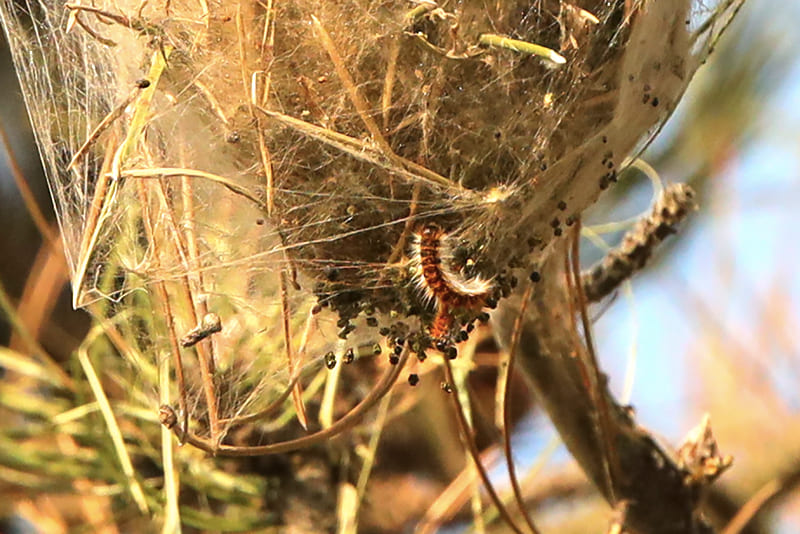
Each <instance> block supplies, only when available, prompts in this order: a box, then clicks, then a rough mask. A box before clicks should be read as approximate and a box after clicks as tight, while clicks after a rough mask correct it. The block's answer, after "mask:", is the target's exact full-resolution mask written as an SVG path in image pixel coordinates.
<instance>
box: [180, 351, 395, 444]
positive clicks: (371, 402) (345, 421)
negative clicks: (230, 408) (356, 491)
mask: <svg viewBox="0 0 800 534" xmlns="http://www.w3.org/2000/svg"><path fill="white" fill-rule="evenodd" d="M408 356H409V350H408V348H406V349H405V350H404V351H403V353H402V354H401V355H400V360H399V361H398V363H397V364H396V365H392V366H390V367H389V369H387V371H386V373H385V374H384V375H383V377H382V378H381V380H380V381H379V382H378V383H377V384H375V387H373V388H372V390H371V391H370V392H369V394H367V396H366V397H364V399H362V401H361V402H359V403H358V404H357V405H356V406H355V407H353V409H352V410H350V411H349V412H347V414H345V415H343V416H342V417H341V419H339V420H338V421H336V422H335V423H333V424H332V425H331V426H329V427H327V428H324V429H322V430H320V431H319V432H315V433H314V434H310V435H308V436H303V437H302V438H297V439H292V440H288V441H282V442H279V443H273V444H271V445H258V446H253V447H247V446H245V447H236V446H232V445H223V444H219V443H216V442H212V441H210V440H206V439H203V438H201V437H199V436H197V435H195V434H193V433H191V432H188V433H187V434H186V435H185V436H183V437H184V438H185V442H186V443H189V444H191V445H193V446H195V447H197V448H198V449H201V450H203V451H206V452H208V453H210V454H214V455H216V456H262V455H266V454H279V453H282V452H290V451H295V450H298V449H303V448H306V447H310V446H312V445H317V444H319V443H324V442H325V441H327V440H330V439H332V438H334V437H336V436H338V435H339V434H341V433H342V432H345V431H347V430H349V429H351V428H353V427H354V426H355V425H356V424H358V423H359V421H361V418H362V417H364V416H365V415H366V414H367V413H368V412H369V411H370V410H371V409H372V408H373V407H374V406H375V405H376V404H378V402H380V400H381V399H382V398H383V396H384V395H386V393H388V392H389V390H390V389H391V388H392V386H393V385H394V383H395V382H396V381H397V377H398V376H399V375H400V373H401V372H402V370H403V367H405V364H406V362H407V361H408ZM173 431H175V432H176V434H178V436H179V437H180V434H179V432H180V430H179V429H178V428H177V426H175V427H173Z"/></svg>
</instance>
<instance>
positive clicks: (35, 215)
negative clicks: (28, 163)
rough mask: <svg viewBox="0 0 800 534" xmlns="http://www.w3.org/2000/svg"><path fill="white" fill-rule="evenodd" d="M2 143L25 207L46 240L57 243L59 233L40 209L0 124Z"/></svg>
mask: <svg viewBox="0 0 800 534" xmlns="http://www.w3.org/2000/svg"><path fill="white" fill-rule="evenodd" d="M0 143H2V144H3V149H4V150H5V152H6V158H7V161H8V168H9V170H10V171H11V177H12V178H13V179H14V185H16V186H17V189H18V190H19V194H20V196H21V197H22V202H23V203H24V204H25V209H26V210H28V214H29V215H30V216H31V220H33V224H35V225H36V229H37V230H39V233H40V234H42V238H44V240H45V241H47V242H48V243H56V242H57V240H58V234H57V233H56V232H54V231H53V229H52V228H51V227H50V224H49V223H48V222H47V218H46V217H45V216H44V213H42V210H40V209H39V204H38V203H37V202H36V198H35V197H34V196H33V191H31V188H30V187H29V186H28V181H27V180H26V179H25V173H23V172H22V169H21V168H20V167H19V163H17V158H16V156H14V152H13V151H12V150H11V143H10V142H9V140H8V134H7V133H6V129H5V128H3V127H2V126H0Z"/></svg>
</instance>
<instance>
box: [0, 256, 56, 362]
mask: <svg viewBox="0 0 800 534" xmlns="http://www.w3.org/2000/svg"><path fill="white" fill-rule="evenodd" d="M68 281H69V275H68V272H67V264H66V258H65V257H64V249H63V248H62V247H61V244H60V243H59V242H58V241H53V242H51V243H47V242H45V243H44V244H43V245H42V246H41V247H39V251H38V252H37V254H36V260H35V261H34V263H33V266H32V267H31V269H30V273H29V274H28V278H27V279H26V280H25V287H24V289H23V291H22V297H21V298H20V301H19V304H18V306H17V314H18V315H19V318H20V320H21V321H22V322H23V323H25V325H26V326H27V327H28V331H29V332H30V333H31V335H32V336H33V337H34V338H36V339H39V337H40V335H41V333H42V330H43V328H44V327H45V326H46V325H47V321H48V319H49V318H50V315H51V313H52V311H53V308H54V307H55V305H56V302H57V301H58V295H59V293H61V291H62V290H63V289H64V285H65V284H66V283H67V282H68ZM18 337H19V336H18V335H17V334H16V333H12V334H11V339H10V340H9V342H8V346H9V347H10V348H12V349H16V348H19V347H20V346H21V343H20V340H19V339H18Z"/></svg>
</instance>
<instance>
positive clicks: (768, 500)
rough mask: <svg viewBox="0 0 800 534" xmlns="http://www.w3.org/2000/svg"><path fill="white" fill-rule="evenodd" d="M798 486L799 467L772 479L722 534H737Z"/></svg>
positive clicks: (743, 507)
mask: <svg viewBox="0 0 800 534" xmlns="http://www.w3.org/2000/svg"><path fill="white" fill-rule="evenodd" d="M798 485H800V465H795V466H794V469H793V471H791V472H789V473H788V474H786V475H784V476H782V477H778V478H774V479H772V480H770V481H769V482H767V483H766V484H764V485H763V486H762V487H761V488H759V490H758V491H756V492H755V493H754V494H753V496H752V497H750V499H749V500H748V501H747V502H746V503H745V504H744V505H743V506H742V507H741V508H740V509H739V511H738V512H737V513H736V515H735V516H734V517H733V519H731V520H730V522H729V523H728V524H727V525H726V526H725V529H724V530H723V531H722V534H739V533H740V532H742V531H743V530H744V529H745V528H746V527H747V526H748V525H749V524H750V522H751V521H752V520H753V519H754V518H755V517H756V515H757V514H758V513H759V512H761V511H763V510H764V509H766V508H768V507H769V506H772V505H774V504H775V503H776V502H777V501H779V500H780V499H781V498H783V497H787V496H789V494H791V493H792V491H794V490H795V489H796V488H797V486H798Z"/></svg>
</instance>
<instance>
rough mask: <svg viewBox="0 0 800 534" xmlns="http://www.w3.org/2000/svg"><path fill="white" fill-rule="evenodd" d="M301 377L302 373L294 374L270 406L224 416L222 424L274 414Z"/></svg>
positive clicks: (247, 421) (240, 423) (251, 420)
mask: <svg viewBox="0 0 800 534" xmlns="http://www.w3.org/2000/svg"><path fill="white" fill-rule="evenodd" d="M299 379H300V375H299V374H297V375H295V376H293V377H292V379H291V380H290V381H289V384H288V385H287V386H286V389H284V390H283V392H282V393H281V394H280V395H279V396H278V398H276V399H275V400H274V401H272V402H271V403H270V404H269V406H267V407H266V408H264V409H263V410H259V411H258V412H256V413H252V414H248V415H241V416H236V417H229V418H222V419H220V420H219V422H220V424H222V425H225V426H230V425H243V424H245V423H252V422H255V421H258V420H260V419H264V418H265V417H269V416H270V415H272V414H274V413H275V412H276V411H278V410H279V409H280V407H281V406H282V405H283V402H284V401H285V400H286V399H288V398H289V395H291V394H292V392H293V391H294V386H295V384H296V383H297V381H298V380H299ZM301 402H302V400H301Z"/></svg>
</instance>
